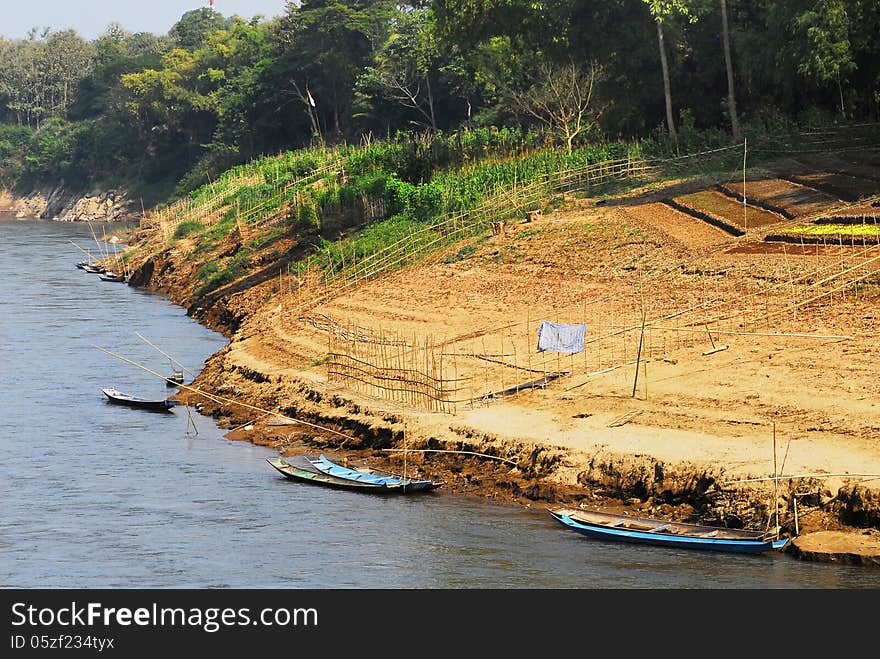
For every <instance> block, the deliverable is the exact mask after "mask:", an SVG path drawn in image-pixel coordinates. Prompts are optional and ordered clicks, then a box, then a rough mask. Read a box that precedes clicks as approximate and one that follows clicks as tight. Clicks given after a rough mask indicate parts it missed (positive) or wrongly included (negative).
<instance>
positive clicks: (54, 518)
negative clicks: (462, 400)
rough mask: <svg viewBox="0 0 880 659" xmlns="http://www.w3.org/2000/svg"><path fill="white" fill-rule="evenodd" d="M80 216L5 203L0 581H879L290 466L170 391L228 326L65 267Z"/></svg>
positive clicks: (486, 584) (79, 231)
mask: <svg viewBox="0 0 880 659" xmlns="http://www.w3.org/2000/svg"><path fill="white" fill-rule="evenodd" d="M71 241H73V242H74V243H76V244H78V245H80V246H81V247H83V248H85V249H89V248H90V249H91V250H92V251H93V253H95V254H97V252H98V249H97V246H96V243H95V241H94V239H93V237H92V234H91V230H90V229H89V227H88V225H86V224H80V223H59V222H50V221H32V220H12V219H0V409H2V412H3V416H2V425H0V451H2V460H0V587H3V588H227V587H228V588H282V589H283V588H418V589H423V588H444V589H448V588H590V589H623V588H655V589H662V588H718V589H720V588H774V589H775V588H789V587H796V588H814V589H831V588H834V589H837V588H841V589H843V588H846V589H850V588H878V587H880V570H871V569H868V568H858V567H849V566H840V565H827V564H818V563H808V562H803V561H798V560H796V559H794V558H791V557H789V556H787V555H782V554H775V555H763V556H737V555H734V554H712V553H703V552H695V551H686V550H670V549H664V548H654V547H638V546H632V545H620V544H607V543H604V542H601V541H597V540H590V539H587V538H584V537H581V536H579V535H577V534H575V533H573V532H570V531H568V530H566V529H565V528H563V527H561V526H560V525H559V524H558V523H557V522H555V521H553V520H552V519H551V518H550V517H549V515H547V513H546V512H545V511H543V510H534V511H533V510H527V509H519V508H509V507H503V506H495V505H492V504H490V503H487V502H484V501H482V500H475V499H472V498H467V497H460V496H456V495H451V494H445V493H443V490H442V489H441V490H439V491H437V492H436V493H429V494H425V495H420V496H409V497H377V496H373V495H369V494H362V493H354V492H345V491H337V490H331V489H325V488H322V487H319V486H313V485H308V484H299V483H294V482H290V481H287V480H285V479H283V478H282V477H281V476H280V475H279V474H278V473H277V472H276V471H275V470H274V469H272V467H270V466H269V465H268V464H267V463H266V461H265V459H266V458H268V457H272V456H274V455H275V452H274V451H272V450H269V449H266V448H262V447H257V446H253V445H251V444H248V443H244V442H231V441H229V440H227V439H225V438H224V437H223V433H222V431H220V430H219V429H218V428H217V427H216V426H215V425H214V424H213V422H212V420H211V419H209V418H206V417H202V416H199V415H195V424H196V429H197V430H198V434H195V433H194V432H193V430H192V427H191V426H189V425H188V423H187V420H188V417H187V413H186V409H185V408H182V407H181V408H175V409H174V410H173V411H172V413H168V414H162V413H159V414H157V413H151V412H145V411H142V410H133V409H128V408H124V407H118V406H114V405H111V404H109V403H107V401H106V399H105V397H104V395H103V394H102V393H101V388H104V387H116V388H117V389H120V390H122V391H125V392H128V393H131V394H134V395H138V396H142V397H145V398H161V397H164V396H165V395H167V394H168V393H169V391H173V390H168V389H166V387H165V385H164V382H163V381H161V380H159V379H158V378H156V377H154V376H152V375H150V374H148V373H146V372H144V371H142V370H140V369H138V368H136V367H135V366H132V365H130V364H127V363H125V362H123V361H121V360H119V359H115V358H113V357H112V356H110V355H107V354H106V353H104V352H101V351H100V350H98V349H97V348H96V347H95V346H99V347H102V348H105V349H108V350H111V351H113V352H116V353H118V354H120V355H123V356H125V357H126V358H128V359H131V360H134V361H137V362H139V363H141V364H144V365H146V366H148V367H150V368H152V369H153V370H154V371H157V372H160V373H170V371H171V370H172V364H171V362H170V361H169V360H168V359H167V358H166V357H164V356H162V355H161V354H160V353H158V352H157V351H156V350H155V349H153V348H151V347H150V346H148V345H147V344H146V343H145V342H144V341H143V340H141V339H140V338H138V336H137V334H136V333H140V334H141V335H142V336H143V337H145V338H147V339H148V340H149V341H150V342H152V343H153V344H155V345H156V346H158V347H159V348H161V349H162V350H163V351H164V352H166V353H168V354H170V355H172V356H174V357H175V358H176V359H178V360H180V361H181V362H182V363H183V364H184V365H185V366H186V367H187V368H188V369H190V370H192V371H197V370H198V369H199V368H201V366H202V365H203V363H204V360H205V359H207V357H208V356H210V355H211V354H212V353H213V352H215V351H216V350H218V349H219V348H221V347H222V346H223V345H224V344H225V339H224V338H223V337H222V336H220V335H219V334H216V333H214V332H211V331H209V330H207V329H205V328H204V327H202V326H200V325H199V324H198V323H196V322H194V321H192V320H191V319H190V318H189V317H187V316H186V314H185V312H184V310H183V309H181V308H180V307H177V306H175V305H173V304H171V303H170V302H168V301H167V300H165V299H164V298H162V297H160V296H158V295H155V294H151V293H147V292H143V291H139V290H136V289H134V288H131V287H129V286H127V285H125V284H120V283H110V282H103V281H101V280H100V279H99V278H98V276H97V275H92V274H88V273H86V272H84V271H82V270H79V269H77V268H75V266H74V264H75V263H76V262H77V261H79V260H81V259H82V258H83V254H82V253H81V252H80V251H78V250H77V249H76V247H74V246H73V245H72V244H71Z"/></svg>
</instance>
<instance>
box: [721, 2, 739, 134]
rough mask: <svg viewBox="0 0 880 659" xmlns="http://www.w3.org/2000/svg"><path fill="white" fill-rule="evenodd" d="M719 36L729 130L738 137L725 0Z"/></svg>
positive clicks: (722, 4)
mask: <svg viewBox="0 0 880 659" xmlns="http://www.w3.org/2000/svg"><path fill="white" fill-rule="evenodd" d="M721 38H722V41H723V43H724V68H725V70H726V71H727V110H728V112H729V113H730V130H731V132H732V133H733V137H734V139H739V118H738V117H737V115H736V94H735V93H734V90H733V62H732V61H731V59H730V30H729V29H728V26H727V2H726V1H725V0H721Z"/></svg>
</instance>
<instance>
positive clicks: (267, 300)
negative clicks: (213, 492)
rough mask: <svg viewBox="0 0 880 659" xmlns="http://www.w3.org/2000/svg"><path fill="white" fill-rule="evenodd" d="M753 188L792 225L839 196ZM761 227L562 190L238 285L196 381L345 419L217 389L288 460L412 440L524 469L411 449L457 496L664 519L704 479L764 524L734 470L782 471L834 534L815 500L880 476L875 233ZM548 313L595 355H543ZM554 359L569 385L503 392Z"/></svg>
mask: <svg viewBox="0 0 880 659" xmlns="http://www.w3.org/2000/svg"><path fill="white" fill-rule="evenodd" d="M739 185H740V186H741V183H740V184H739ZM730 187H731V188H732V189H733V190H734V191H736V187H735V186H734V185H732V184H731V186H730ZM739 192H740V193H741V189H740V190H739ZM746 192H747V196H748V197H749V198H750V199H751V198H762V199H766V200H768V202H769V203H772V204H773V205H774V206H778V207H781V208H785V209H786V210H787V211H788V212H790V213H791V214H792V216H804V215H809V214H812V213H817V212H820V211H822V210H823V209H826V210H827V209H829V208H837V207H838V206H839V203H840V202H839V200H837V199H834V198H833V197H831V196H829V195H827V194H824V193H821V192H818V191H816V190H815V189H812V188H808V187H805V186H803V185H798V184H794V183H789V182H786V181H783V180H782V179H772V180H762V181H753V182H749V183H748V184H747V188H746ZM655 196H656V195H655ZM603 201H605V200H603ZM734 203H735V202H734ZM868 203H869V204H870V202H868ZM863 205H864V203H863ZM762 238H763V234H762V233H761V232H760V231H759V230H757V229H756V230H755V231H754V232H751V231H750V232H749V233H747V234H746V235H744V236H740V237H738V238H735V237H733V236H731V235H729V234H726V233H725V232H723V231H721V230H719V229H718V228H716V227H714V226H712V225H710V224H708V223H706V222H703V221H702V220H699V219H697V218H694V217H692V216H689V215H687V214H684V213H681V212H679V211H676V210H674V209H672V208H670V207H669V206H666V205H664V204H660V203H657V202H656V201H654V200H652V199H649V198H646V199H645V201H644V203H642V202H640V201H639V200H638V198H633V197H632V196H630V197H622V198H621V199H619V200H610V201H609V202H607V203H603V204H601V205H597V204H596V200H594V199H581V200H576V199H569V200H568V202H567V204H566V205H565V206H564V207H563V208H562V209H560V210H558V211H556V212H554V213H552V214H549V215H546V216H544V218H543V219H541V220H539V221H537V222H529V223H526V222H523V223H522V224H514V225H512V226H508V227H507V230H506V231H505V232H504V233H502V234H499V235H492V236H490V237H488V238H482V239H472V240H468V241H465V242H463V243H460V244H458V245H456V246H455V247H454V248H453V249H450V250H448V251H447V252H445V253H444V254H443V255H440V256H439V257H435V258H433V259H432V260H431V261H429V262H427V263H423V264H421V265H416V266H410V267H408V268H406V269H404V270H401V271H398V272H395V273H393V274H389V275H386V276H383V277H381V278H378V279H374V280H372V281H367V282H365V283H363V284H361V285H359V286H357V287H355V288H352V289H350V290H348V291H346V292H343V293H341V294H339V295H337V296H336V297H334V298H332V299H331V300H330V301H328V302H325V303H322V304H319V305H317V306H315V305H311V304H309V300H310V299H311V298H312V297H317V296H319V295H320V294H321V289H320V287H317V286H316V285H315V284H314V282H309V281H301V280H296V281H292V280H290V279H287V280H285V278H284V277H280V278H279V277H276V278H274V279H271V280H267V281H265V282H264V283H261V284H259V285H257V286H254V287H250V288H247V289H244V290H242V291H240V292H237V293H235V294H234V295H231V296H229V297H227V298H226V299H224V300H222V304H223V305H224V306H223V311H222V313H220V312H216V315H215V317H217V318H219V317H220V316H222V315H223V314H225V315H226V316H227V317H234V318H236V319H238V320H239V321H241V325H240V327H238V328H237V331H236V332H235V333H234V335H233V336H232V341H231V343H230V345H229V347H228V348H227V349H225V350H223V351H221V353H218V355H217V356H215V358H213V359H212V360H210V361H209V363H208V365H207V367H206V369H205V372H204V373H203V374H202V376H200V378H199V379H198V380H197V381H196V385H197V386H200V387H203V388H205V389H206V390H210V391H213V392H215V393H218V394H225V395H229V396H235V397H236V398H238V399H244V400H248V401H250V403H251V404H252V405H254V406H255V407H260V409H275V410H278V411H281V412H283V413H284V414H287V415H289V416H295V417H296V418H307V419H310V420H311V421H312V422H315V423H317V425H322V426H325V427H332V428H333V432H331V433H323V432H321V431H320V430H319V429H316V428H314V427H306V428H304V427H302V426H297V425H296V424H295V423H292V422H287V423H286V424H279V423H268V422H267V419H268V418H269V417H267V416H266V415H256V414H255V413H254V412H253V411H252V410H244V411H242V410H238V411H236V410H234V409H233V408H234V406H227V405H218V404H211V403H203V405H204V407H203V409H205V411H213V412H216V413H218V414H221V415H224V416H226V417H228V423H229V425H233V424H235V425H240V424H241V423H247V422H248V421H249V420H250V421H252V423H253V430H249V431H247V432H244V431H238V435H237V436H240V437H244V438H248V439H251V440H256V441H261V442H264V443H267V444H269V445H272V446H275V447H276V448H278V449H279V450H280V451H282V452H283V451H288V452H296V451H301V450H304V448H307V447H314V446H316V445H317V446H322V447H330V448H333V447H335V448H336V449H337V450H355V449H359V450H366V449H372V452H371V451H370V450H367V452H366V453H365V455H372V456H374V457H380V456H381V457H382V458H384V459H386V460H387V462H388V464H391V465H393V466H398V467H399V457H400V456H399V454H396V453H384V454H382V453H381V452H380V451H381V449H383V448H396V449H400V448H401V447H402V446H404V444H402V442H403V441H405V442H406V446H408V447H409V450H410V451H412V450H425V449H434V450H444V451H446V450H469V451H473V452H482V453H488V454H492V455H494V456H498V457H500V458H507V459H509V460H511V461H512V462H511V464H513V463H516V464H517V465H518V466H517V468H515V469H513V470H511V466H510V464H504V463H502V462H500V461H494V462H492V461H482V462H480V461H477V462H472V463H467V464H464V463H462V462H460V461H456V459H455V458H453V457H452V456H445V455H441V454H439V453H434V454H432V453H430V452H424V453H421V454H418V453H410V454H409V455H410V460H411V463H410V464H411V466H412V465H416V468H418V469H421V470H423V471H424V472H426V473H431V472H432V470H433V472H434V473H439V474H440V476H442V477H443V478H444V480H446V481H447V483H448V488H449V489H451V490H452V491H471V492H482V493H484V494H486V495H487V496H500V497H501V498H505V499H506V500H514V501H520V502H523V503H527V504H528V505H532V503H533V502H541V501H544V502H557V501H564V500H568V501H578V500H584V498H587V499H589V498H590V497H593V496H598V495H599V494H600V493H604V495H605V496H616V497H618V498H620V499H621V500H626V499H632V501H633V502H634V503H639V502H641V504H640V505H643V506H650V507H651V509H652V510H654V509H656V510H657V511H659V512H663V511H666V512H669V510H667V509H665V508H662V507H660V506H661V504H662V505H667V504H670V503H675V502H676V501H679V502H681V501H684V502H689V503H691V504H692V505H693V506H695V505H696V504H695V503H694V499H688V498H687V497H686V496H685V493H688V492H689V493H690V494H691V495H693V494H694V493H695V492H696V493H697V494H698V495H703V494H706V493H707V492H706V487H709V489H710V490H711V492H712V493H714V496H715V498H714V499H713V503H712V505H711V506H709V507H707V508H706V509H704V510H702V511H701V513H702V517H704V518H706V517H710V518H711V517H713V516H715V519H716V520H717V519H720V520H721V521H724V520H725V519H728V520H729V519H731V518H733V517H736V518H737V519H739V520H740V523H746V524H749V525H755V524H759V523H763V524H767V523H768V522H769V511H771V509H772V506H770V504H769V503H766V504H765V503H761V502H766V501H767V497H768V494H772V493H773V488H772V484H770V483H769V482H767V481H762V482H757V483H747V484H743V483H737V481H741V480H745V479H755V478H766V477H768V476H771V475H772V474H773V473H774V469H775V471H776V473H781V474H783V475H784V476H787V477H788V480H786V481H785V482H784V500H785V502H786V503H785V507H784V515H783V516H784V518H785V521H784V524H785V525H786V528H788V527H789V526H790V524H791V520H790V512H791V508H792V502H793V497H794V496H795V495H797V496H802V497H804V498H803V499H801V500H800V505H801V506H802V507H801V510H802V515H803V517H802V520H801V526H800V529H801V531H802V532H803V531H805V530H806V531H809V530H820V529H828V528H837V527H839V526H840V524H841V523H842V521H841V520H842V517H841V516H833V515H828V514H823V512H822V511H826V512H827V511H828V510H830V508H827V506H828V505H829V501H830V500H833V499H835V498H836V499H838V501H840V500H841V497H842V495H840V494H839V492H841V491H846V492H849V493H850V494H852V493H853V492H856V494H855V495H853V496H862V494H861V492H862V491H863V490H864V488H868V489H870V488H872V487H873V488H875V489H876V487H877V483H880V394H878V381H880V378H878V369H877V363H878V357H880V347H878V346H880V342H878V338H880V313H878V312H880V246H874V247H873V248H872V247H868V248H867V249H857V248H847V247H842V248H841V247H833V248H832V247H823V248H822V249H819V246H810V248H809V249H798V248H792V246H789V248H785V247H784V246H783V247H782V249H779V246H778V245H768V244H767V243H764V242H763V240H762ZM463 248H467V249H463ZM153 285H157V284H156V282H153ZM177 295H178V297H181V296H180V294H179V292H178V294H177ZM541 321H553V322H558V323H565V324H580V323H583V324H585V326H586V331H585V345H584V350H583V351H582V352H578V353H576V354H561V353H554V352H546V351H544V352H542V351H538V350H537V331H538V327H539V324H540V323H541ZM365 346H366V347H365ZM334 353H339V354H344V355H348V356H349V357H350V356H352V355H357V356H358V359H360V360H362V362H361V363H363V364H364V367H363V369H364V371H366V370H368V369H369V368H375V367H376V366H377V365H378V366H381V367H382V368H383V369H385V370H386V371H388V370H391V369H392V367H394V368H399V369H400V370H411V371H421V372H425V373H430V374H432V376H434V377H436V378H437V379H438V381H440V382H441V384H440V385H439V389H438V391H440V394H438V395H439V396H440V397H442V398H443V399H444V406H443V411H438V408H437V407H436V405H435V407H431V404H430V403H429V401H428V399H427V398H426V397H424V396H420V395H417V394H412V393H407V392H403V391H398V390H395V389H394V388H391V387H387V386H384V385H381V383H379V384H377V380H376V379H375V378H374V379H372V380H369V379H367V380H369V381H367V380H361V381H358V380H355V379H351V377H350V373H349V376H346V377H335V378H329V377H328V375H329V374H330V371H329V368H328V354H334ZM414 355H415V356H414ZM407 360H410V361H407ZM371 361H372V363H370V362H371ZM548 374H557V375H558V377H555V379H552V380H550V381H547V382H546V383H545V384H544V385H543V386H530V387H524V388H523V389H522V390H521V391H519V392H514V393H510V390H511V388H514V389H515V388H516V386H517V385H521V384H525V383H529V382H533V381H535V380H536V378H537V379H540V378H541V377H542V376H546V375H548ZM365 377H366V376H365ZM184 395H185V392H184ZM185 397H186V395H185ZM197 399H198V397H197V396H191V400H193V401H194V402H195V401H196V400H197ZM435 403H436V401H435ZM273 406H274V407H273ZM318 422H320V423H318ZM248 433H251V434H248ZM774 445H775V448H776V452H775V459H774ZM413 456H415V457H413ZM524 465H529V466H528V468H527V467H526V466H524ZM701 479H703V480H701ZM700 483H702V485H701V484H700ZM705 483H711V486H706V485H705ZM743 490H748V491H749V492H750V493H751V494H750V495H749V498H747V499H742V500H744V501H747V503H746V504H745V505H742V504H737V503H736V500H737V499H741V497H740V495H741V494H742V491H743ZM719 491H721V492H729V493H733V494H731V495H730V496H726V495H721V496H718V493H719ZM679 494H680V495H681V497H678V495H679ZM677 497H678V498H677ZM696 498H697V499H699V496H697V497H696ZM844 498H845V497H844ZM811 506H812V511H813V512H814V514H813V515H811V514H810V513H809V511H810V509H811ZM691 510H693V507H691ZM678 514H684V513H682V512H681V511H679V513H678ZM872 519H873V518H872ZM843 521H845V520H843ZM876 522H877V520H874V522H873V523H876Z"/></svg>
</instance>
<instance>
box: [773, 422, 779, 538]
mask: <svg viewBox="0 0 880 659" xmlns="http://www.w3.org/2000/svg"><path fill="white" fill-rule="evenodd" d="M777 473H778V472H777V471H776V422H775V421H774V422H773V498H774V504H775V506H776V539H777V540H778V539H779V480H778V479H777V478H776V475H777Z"/></svg>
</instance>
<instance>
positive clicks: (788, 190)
mask: <svg viewBox="0 0 880 659" xmlns="http://www.w3.org/2000/svg"><path fill="white" fill-rule="evenodd" d="M720 187H721V188H722V189H723V190H725V191H726V192H728V193H729V194H732V195H734V196H736V197H739V198H742V196H743V184H742V181H739V182H731V183H724V184H722V185H721V186H720ZM745 192H746V199H747V201H748V202H749V203H753V204H756V205H758V206H761V207H763V208H766V209H768V210H772V211H775V212H777V213H780V214H782V215H784V216H785V217H788V218H797V217H803V216H805V215H811V214H813V213H818V212H820V211H823V210H827V209H831V208H833V207H835V206H837V205H839V203H840V202H839V201H838V200H837V199H835V198H834V197H832V196H831V195H827V194H825V193H823V192H820V191H818V190H814V189H813V188H809V187H806V186H804V185H800V184H798V183H792V182H791V181H786V180H783V179H779V178H771V179H760V180H756V181H746V184H745Z"/></svg>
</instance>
